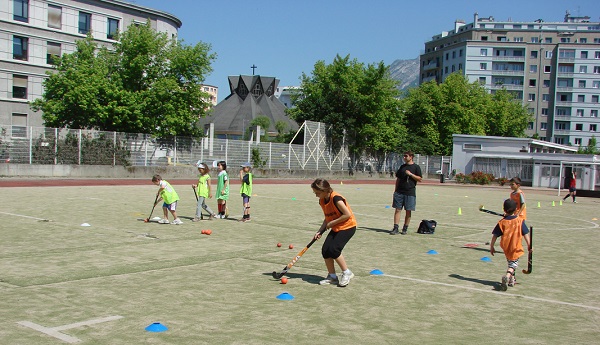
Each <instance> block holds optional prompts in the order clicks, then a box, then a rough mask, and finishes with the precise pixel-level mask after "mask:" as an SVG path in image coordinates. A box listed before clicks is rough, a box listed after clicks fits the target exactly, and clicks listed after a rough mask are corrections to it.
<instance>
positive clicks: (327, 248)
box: [310, 178, 356, 287]
mask: <svg viewBox="0 0 600 345" xmlns="http://www.w3.org/2000/svg"><path fill="white" fill-rule="evenodd" d="M310 186H311V188H312V190H313V193H315V195H316V196H317V198H319V205H321V208H322V209H323V214H324V215H325V219H324V220H323V224H322V225H321V228H320V229H319V231H317V233H316V234H315V236H314V238H315V239H319V238H321V235H322V233H323V232H325V231H326V230H327V229H331V231H330V232H329V234H328V235H327V238H325V242H324V243H323V248H322V250H321V253H322V255H323V259H324V260H325V266H326V267H327V273H328V274H327V278H325V279H324V280H321V281H320V282H319V284H321V285H326V284H337V285H338V286H342V287H344V286H347V285H348V283H349V282H350V279H352V278H354V273H352V271H350V269H349V268H348V265H347V264H346V259H345V258H344V255H342V250H343V249H344V246H346V244H347V243H348V241H350V239H351V238H352V236H354V233H355V232H356V218H355V217H354V213H352V209H350V205H348V203H347V202H346V199H344V197H343V196H341V195H340V194H338V193H336V192H334V191H333V188H331V186H330V185H329V182H327V180H325V179H320V178H318V179H316V180H315V181H314V182H313V183H312V184H311V185H310ZM334 263H337V264H338V266H340V269H341V270H342V276H341V277H340V278H339V279H338V277H337V274H336V273H335V265H334Z"/></svg>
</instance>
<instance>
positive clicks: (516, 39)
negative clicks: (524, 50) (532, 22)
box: [514, 37, 523, 42]
mask: <svg viewBox="0 0 600 345" xmlns="http://www.w3.org/2000/svg"><path fill="white" fill-rule="evenodd" d="M514 41H515V42H523V37H515V38H514Z"/></svg>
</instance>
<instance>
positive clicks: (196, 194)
mask: <svg viewBox="0 0 600 345" xmlns="http://www.w3.org/2000/svg"><path fill="white" fill-rule="evenodd" d="M192 189H193V190H194V196H195V197H196V202H198V193H196V188H194V186H192ZM200 219H204V215H202V212H200Z"/></svg>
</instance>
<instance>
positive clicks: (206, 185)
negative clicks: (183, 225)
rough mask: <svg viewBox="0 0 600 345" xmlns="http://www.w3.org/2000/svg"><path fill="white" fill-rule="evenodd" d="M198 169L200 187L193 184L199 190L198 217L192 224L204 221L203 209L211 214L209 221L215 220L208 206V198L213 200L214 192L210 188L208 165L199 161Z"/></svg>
mask: <svg viewBox="0 0 600 345" xmlns="http://www.w3.org/2000/svg"><path fill="white" fill-rule="evenodd" d="M196 167H198V172H199V173H200V175H199V176H198V185H195V184H193V185H192V187H193V188H194V189H196V190H197V196H198V204H197V205H196V217H195V218H194V219H192V222H197V221H199V220H200V219H202V209H205V210H206V212H208V214H209V218H208V220H213V218H214V217H215V213H214V212H213V211H212V210H211V209H210V207H208V205H207V204H206V198H209V199H210V198H212V191H211V188H210V175H209V174H208V172H209V171H210V170H209V169H208V165H206V164H204V163H202V162H200V161H198V163H196Z"/></svg>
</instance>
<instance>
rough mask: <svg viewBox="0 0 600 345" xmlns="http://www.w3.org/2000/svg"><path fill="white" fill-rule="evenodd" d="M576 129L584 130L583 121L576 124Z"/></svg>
mask: <svg viewBox="0 0 600 345" xmlns="http://www.w3.org/2000/svg"><path fill="white" fill-rule="evenodd" d="M575 130H576V131H583V123H576V124H575Z"/></svg>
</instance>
